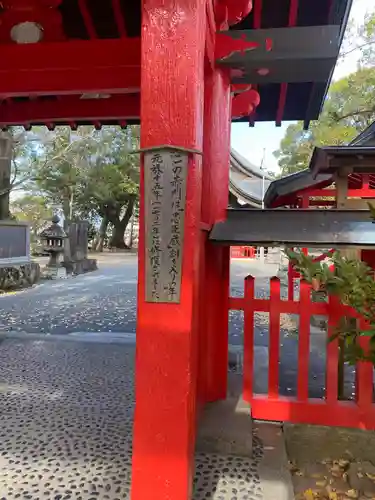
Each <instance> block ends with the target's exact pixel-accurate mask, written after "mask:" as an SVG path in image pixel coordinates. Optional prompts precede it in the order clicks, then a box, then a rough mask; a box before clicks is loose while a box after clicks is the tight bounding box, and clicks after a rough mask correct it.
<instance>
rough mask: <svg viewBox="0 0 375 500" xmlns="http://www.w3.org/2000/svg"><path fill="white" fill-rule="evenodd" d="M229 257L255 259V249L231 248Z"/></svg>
mask: <svg viewBox="0 0 375 500" xmlns="http://www.w3.org/2000/svg"><path fill="white" fill-rule="evenodd" d="M230 256H231V258H232V259H254V258H255V248H254V247H244V246H242V247H231V248H230Z"/></svg>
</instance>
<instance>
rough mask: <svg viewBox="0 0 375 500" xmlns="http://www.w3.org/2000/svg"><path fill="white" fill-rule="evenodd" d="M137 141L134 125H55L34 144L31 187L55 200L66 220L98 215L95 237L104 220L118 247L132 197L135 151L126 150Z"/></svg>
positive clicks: (136, 163)
mask: <svg viewBox="0 0 375 500" xmlns="http://www.w3.org/2000/svg"><path fill="white" fill-rule="evenodd" d="M138 146H139V127H131V128H128V129H126V130H122V129H120V128H119V127H104V128H103V129H102V130H100V131H97V130H95V129H94V128H93V127H80V128H79V129H78V131H77V132H72V131H71V130H70V129H69V128H68V127H62V128H59V129H57V130H56V131H55V132H53V133H50V138H49V140H48V141H46V142H45V144H44V145H41V147H40V151H39V155H38V162H37V163H36V164H35V165H34V173H33V178H34V185H33V186H32V188H31V189H32V190H33V192H39V193H43V194H44V195H45V196H46V197H47V198H48V200H50V202H51V203H54V204H58V205H60V206H61V208H62V210H63V213H64V218H65V220H66V221H69V220H73V219H75V218H82V217H85V218H88V219H90V220H92V221H97V220H98V217H99V218H101V226H100V235H101V241H103V240H104V235H105V234H106V232H107V228H108V225H109V224H110V225H111V226H112V237H111V245H112V246H115V247H120V248H123V247H124V246H125V244H124V233H125V230H126V226H127V224H128V222H129V220H130V218H131V215H132V213H133V207H134V203H135V202H136V200H137V196H138V184H139V156H138V155H134V154H130V152H131V150H132V149H134V148H135V147H138ZM99 239H100V238H99ZM99 246H100V245H99Z"/></svg>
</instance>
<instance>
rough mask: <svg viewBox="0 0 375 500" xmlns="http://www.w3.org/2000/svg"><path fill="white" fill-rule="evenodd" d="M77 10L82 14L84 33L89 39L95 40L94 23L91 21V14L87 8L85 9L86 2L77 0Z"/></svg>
mask: <svg viewBox="0 0 375 500" xmlns="http://www.w3.org/2000/svg"><path fill="white" fill-rule="evenodd" d="M78 6H79V10H80V12H81V14H82V18H83V22H84V24H85V28H86V31H87V33H88V35H89V37H90V38H97V36H96V30H95V26H94V23H93V22H92V19H91V14H90V11H89V8H88V7H87V2H86V0H78Z"/></svg>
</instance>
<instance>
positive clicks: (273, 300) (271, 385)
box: [268, 278, 280, 398]
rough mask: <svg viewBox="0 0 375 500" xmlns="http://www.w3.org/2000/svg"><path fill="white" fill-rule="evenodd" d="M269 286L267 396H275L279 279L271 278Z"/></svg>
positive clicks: (277, 394) (278, 344)
mask: <svg viewBox="0 0 375 500" xmlns="http://www.w3.org/2000/svg"><path fill="white" fill-rule="evenodd" d="M270 288H271V293H270V300H269V302H270V313H269V364H268V396H269V397H270V398H277V397H278V396H279V360H280V280H279V279H278V278H271V282H270Z"/></svg>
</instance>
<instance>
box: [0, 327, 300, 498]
mask: <svg viewBox="0 0 375 500" xmlns="http://www.w3.org/2000/svg"><path fill="white" fill-rule="evenodd" d="M68 340H69V341H68ZM133 354H134V339H132V338H131V337H128V336H126V335H125V336H124V337H123V338H121V336H117V337H116V338H111V337H110V336H108V335H107V336H102V337H100V336H89V337H88V338H87V339H85V336H84V335H81V336H78V337H76V338H74V337H70V336H68V337H65V339H64V338H63V337H62V336H56V337H55V336H50V337H49V339H46V338H45V337H44V336H42V335H41V336H40V337H39V339H38V338H37V336H36V335H34V336H33V339H30V338H27V337H25V336H24V337H23V338H8V339H7V338H5V339H4V340H3V341H2V342H1V343H0V441H1V443H2V447H1V450H0V499H2V500H13V499H20V500H41V499H44V498H45V499H46V500H70V499H72V500H95V499H100V500H120V499H121V500H122V499H127V500H129V498H130V497H129V491H130V473H131V453H132V417H133V408H134V393H133V371H134V370H133ZM268 448H269V447H267V446H265V445H264V441H263V440H262V439H261V438H260V437H259V436H254V449H255V453H254V457H253V458H252V459H251V458H248V457H234V456H221V455H210V454H206V453H200V454H197V456H196V476H195V493H194V499H193V500H209V499H212V500H274V498H275V497H270V496H266V495H265V494H264V491H263V489H262V479H261V478H262V470H264V467H263V469H262V468H261V463H262V460H263V457H264V455H265V450H266V449H268ZM277 498H280V500H284V499H282V497H277ZM150 500H151V499H150ZM285 500H290V498H287V497H285Z"/></svg>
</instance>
